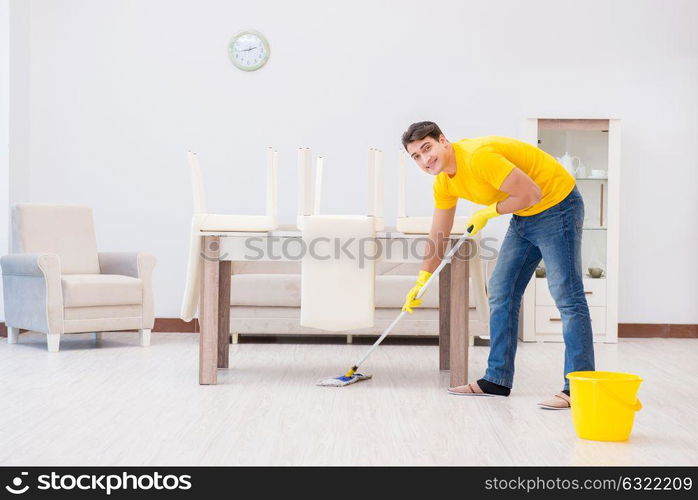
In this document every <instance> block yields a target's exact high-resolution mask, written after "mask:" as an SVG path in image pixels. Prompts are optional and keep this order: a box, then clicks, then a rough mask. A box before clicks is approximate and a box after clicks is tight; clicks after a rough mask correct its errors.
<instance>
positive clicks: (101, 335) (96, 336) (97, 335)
mask: <svg viewBox="0 0 698 500" xmlns="http://www.w3.org/2000/svg"><path fill="white" fill-rule="evenodd" d="M92 335H93V336H94V339H95V342H100V341H101V340H104V332H94V333H93V334H92Z"/></svg>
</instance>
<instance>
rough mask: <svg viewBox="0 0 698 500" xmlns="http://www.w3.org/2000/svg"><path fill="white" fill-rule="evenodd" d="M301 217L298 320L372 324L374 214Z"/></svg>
mask: <svg viewBox="0 0 698 500" xmlns="http://www.w3.org/2000/svg"><path fill="white" fill-rule="evenodd" d="M301 222H302V224H301V226H302V234H303V243H304V245H303V248H304V249H305V254H304V255H303V259H302V262H301V267H302V273H301V319H300V324H301V325H302V326H308V327H312V328H320V329H323V330H329V331H333V332H338V331H344V330H350V329H358V328H367V327H372V326H373V313H374V283H375V258H374V257H375V255H376V251H375V250H376V242H375V234H376V233H375V220H374V217H367V216H354V215H311V216H306V217H302V221H301ZM350 240H351V241H350Z"/></svg>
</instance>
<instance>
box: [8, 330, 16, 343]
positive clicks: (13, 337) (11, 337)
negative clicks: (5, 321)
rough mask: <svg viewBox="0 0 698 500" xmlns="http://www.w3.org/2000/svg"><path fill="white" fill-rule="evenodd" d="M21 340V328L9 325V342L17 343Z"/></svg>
mask: <svg viewBox="0 0 698 500" xmlns="http://www.w3.org/2000/svg"><path fill="white" fill-rule="evenodd" d="M18 341H19V328H13V327H9V328H8V329H7V343H8V344H16V343H17V342H18Z"/></svg>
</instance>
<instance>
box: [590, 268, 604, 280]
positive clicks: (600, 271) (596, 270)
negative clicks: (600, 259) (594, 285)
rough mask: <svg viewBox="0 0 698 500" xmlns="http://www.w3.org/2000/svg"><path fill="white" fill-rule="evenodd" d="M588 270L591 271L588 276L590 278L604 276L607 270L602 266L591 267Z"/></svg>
mask: <svg viewBox="0 0 698 500" xmlns="http://www.w3.org/2000/svg"><path fill="white" fill-rule="evenodd" d="M587 271H589V274H587V276H589V277H590V278H602V277H603V275H604V274H605V271H604V270H603V269H601V268H600V267H590V268H589V269H587Z"/></svg>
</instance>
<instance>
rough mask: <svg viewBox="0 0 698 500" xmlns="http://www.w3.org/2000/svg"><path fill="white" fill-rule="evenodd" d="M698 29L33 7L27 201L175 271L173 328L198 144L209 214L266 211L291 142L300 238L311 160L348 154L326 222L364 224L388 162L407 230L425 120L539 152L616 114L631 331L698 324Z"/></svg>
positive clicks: (535, 19)
mask: <svg viewBox="0 0 698 500" xmlns="http://www.w3.org/2000/svg"><path fill="white" fill-rule="evenodd" d="M17 3H18V2H17V0H13V6H16V5H17ZM22 3H23V4H24V5H27V4H28V2H22ZM697 17H698V4H697V3H696V2H693V1H690V0H684V1H678V0H677V1H672V2H663V1H660V0H656V1H638V0H625V1H614V2H607V1H602V0H595V1H587V2H560V1H558V0H548V1H529V2H520V1H517V0H508V1H498V2H478V1H460V0H459V1H447V0H435V1H432V2H428V3H425V2H418V1H397V0H396V1H381V2H376V1H375V0H373V1H370V0H357V1H353V2H324V1H311V0H297V1H294V2H283V1H280V0H279V1H255V2H243V1H229V0H205V1H201V0H199V1H193V0H192V1H184V0H179V1H172V0H137V1H136V0H131V1H126V0H122V1H113V0H62V1H55V0H31V4H30V7H29V20H30V27H31V29H27V30H26V34H27V37H28V38H29V40H28V42H29V43H28V45H27V47H31V51H30V54H31V55H30V56H28V57H30V61H29V62H28V64H29V69H28V72H27V74H28V75H30V86H29V92H28V96H27V97H28V100H27V101H26V102H25V103H24V104H22V98H23V97H22V95H19V96H18V97H17V98H18V99H19V107H18V109H22V106H25V107H26V109H28V110H29V116H28V117H27V123H29V127H26V128H25V129H22V122H18V124H17V127H18V128H17V130H16V135H15V138H16V140H17V141H19V143H20V144H21V143H24V142H26V143H27V144H29V145H30V147H29V149H28V151H27V152H26V156H25V158H30V163H31V170H30V172H29V173H26V177H25V178H23V180H24V181H27V179H28V180H29V181H28V182H29V189H28V192H27V193H26V195H25V196H26V198H27V200H22V201H35V202H39V201H41V202H70V203H85V204H88V205H91V206H93V207H94V209H95V216H96V222H97V232H98V240H99V241H98V243H99V247H100V249H103V250H134V251H135V250H144V251H149V252H152V253H154V254H155V255H156V256H157V257H158V259H159V264H158V267H157V270H156V288H155V293H156V314H157V316H162V317H176V316H177V315H178V311H179V304H180V299H181V291H182V289H183V285H184V272H185V262H186V261H185V258H186V252H187V238H188V234H187V233H188V227H189V218H190V214H191V208H192V202H191V194H190V186H189V174H188V171H187V166H186V160H185V153H186V150H187V149H188V148H192V149H194V150H196V151H198V152H199V154H200V158H201V163H202V168H203V169H204V175H205V179H206V186H207V188H208V193H209V205H210V206H209V208H210V210H211V211H220V212H231V213H249V214H254V213H262V212H263V210H264V197H263V190H264V181H265V175H264V172H265V170H264V167H265V163H264V159H265V156H264V148H265V147H266V146H268V145H273V146H275V147H276V148H277V149H278V150H279V152H280V173H279V178H280V186H281V189H280V191H279V197H280V215H281V222H282V223H293V222H294V221H295V214H296V189H295V182H296V165H295V158H296V156H295V149H296V148H297V147H298V146H299V145H309V146H311V147H312V148H313V149H314V151H315V152H317V153H321V154H323V155H325V156H326V157H327V160H326V163H325V179H326V184H325V190H324V196H323V206H322V210H323V212H325V213H357V212H362V211H364V210H365V207H366V190H365V185H366V150H367V148H368V147H370V146H376V147H380V148H382V149H384V150H385V152H386V153H385V159H386V208H385V215H386V218H387V222H388V224H390V223H391V222H392V221H394V217H395V212H396V204H397V195H396V192H395V186H396V183H397V175H396V173H397V150H398V148H399V146H400V145H399V138H400V134H401V133H402V132H403V130H404V129H405V128H406V127H407V126H408V125H409V124H410V123H411V122H413V121H417V120H424V119H431V120H434V121H436V122H437V123H439V124H440V125H441V127H442V128H443V130H444V131H445V133H446V134H447V136H448V137H450V138H452V139H457V138H461V137H467V136H478V135H487V134H498V135H510V136H518V134H519V126H520V122H521V120H522V119H523V118H525V117H528V116H541V115H549V116H565V117H580V118H583V117H607V116H613V117H618V118H621V119H622V120H623V164H624V168H625V171H624V186H623V188H624V192H623V200H622V207H623V213H622V215H621V220H622V225H623V229H622V232H621V245H622V246H621V253H622V257H621V265H622V269H621V272H622V276H621V291H620V318H619V319H620V321H621V322H624V323H635V322H638V323H642V322H647V323H665V322H673V323H697V322H698V307H696V304H698V264H697V263H696V260H695V255H696V250H697V249H698V231H697V229H696V222H695V213H696V200H697V199H698V176H697V174H696V171H697V170H698V169H697V167H698V164H697V163H698V162H697V160H696V147H695V146H696V136H697V134H698V92H696V88H698V57H697V54H698V50H697V49H698V47H697V38H696V35H695V29H694V22H693V21H694V20H695V19H696V18H697ZM247 27H252V28H255V29H258V30H260V31H262V32H263V33H264V34H265V35H266V36H267V38H268V39H269V42H270V44H271V53H272V55H271V59H270V62H269V64H268V65H267V66H266V67H265V68H263V69H262V70H260V71H258V72H254V73H245V72H241V71H239V70H236V69H235V68H234V67H233V66H232V65H231V64H230V62H229V61H228V59H227V53H226V45H227V42H228V40H229V38H230V37H231V35H233V34H234V33H235V32H236V31H238V30H240V29H243V28H247ZM17 50H18V51H22V50H24V51H25V52H22V53H26V54H29V51H28V50H26V47H22V46H21V44H20V46H18V47H17ZM12 52H13V54H14V53H15V48H12ZM21 64H22V63H21V62H17V68H18V71H22V66H21ZM12 69H13V71H14V70H15V65H14V64H13V68H12ZM13 78H14V77H13ZM14 99H15V96H14V94H13V96H12V101H13V103H14ZM412 167H413V168H411V169H410V178H409V180H408V183H409V193H408V205H409V207H410V208H409V210H408V212H409V214H411V215H422V214H430V213H431V206H432V205H431V204H432V201H431V190H430V180H431V179H430V178H429V177H428V176H426V174H421V173H420V172H419V171H418V169H417V167H416V166H412ZM20 181H22V179H20ZM17 189H20V190H21V189H22V187H21V182H20V186H19V187H18V188H17ZM13 190H14V186H13ZM462 205H463V206H461V207H460V208H459V211H460V212H461V213H467V212H468V211H469V207H468V206H467V204H466V203H462ZM505 224H506V220H505V219H504V218H502V219H501V220H497V221H495V222H494V223H493V224H492V226H491V227H490V228H489V231H490V234H495V235H501V234H502V232H503V229H504V226H505Z"/></svg>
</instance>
